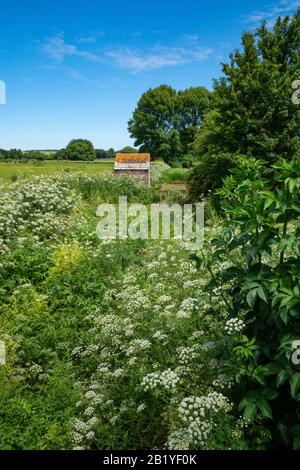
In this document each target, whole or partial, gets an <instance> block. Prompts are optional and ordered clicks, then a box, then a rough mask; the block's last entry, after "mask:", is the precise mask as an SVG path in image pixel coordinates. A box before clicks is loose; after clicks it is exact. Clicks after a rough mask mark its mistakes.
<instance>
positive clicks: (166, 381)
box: [141, 369, 180, 392]
mask: <svg viewBox="0 0 300 470" xmlns="http://www.w3.org/2000/svg"><path fill="white" fill-rule="evenodd" d="M179 380H180V378H179V376H178V375H177V374H176V372H174V371H172V370H171V369H167V370H164V371H163V372H160V371H157V372H152V373H151V374H148V375H146V376H145V377H144V378H143V381H142V384H141V386H142V388H143V389H144V390H145V392H147V391H150V390H155V389H157V388H164V389H166V390H172V389H174V388H175V387H176V385H177V383H178V382H179Z"/></svg>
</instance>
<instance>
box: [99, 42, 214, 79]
mask: <svg viewBox="0 0 300 470" xmlns="http://www.w3.org/2000/svg"><path fill="white" fill-rule="evenodd" d="M211 52H212V49H210V48H207V47H200V46H197V47H167V46H162V45H158V46H155V47H153V48H152V49H151V50H150V51H149V52H146V53H144V52H142V51H138V50H134V49H130V48H126V47H121V48H117V49H112V50H108V51H106V52H105V56H106V57H108V58H109V59H112V60H113V61H114V62H115V63H116V64H117V65H118V66H119V67H121V68H124V69H128V70H131V71H133V72H135V73H138V72H145V71H148V70H156V69H160V68H163V67H172V66H176V65H182V64H188V63H191V62H200V61H202V60H204V59H206V58H207V57H208V56H209V55H210V54H211Z"/></svg>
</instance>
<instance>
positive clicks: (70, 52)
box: [40, 35, 101, 64]
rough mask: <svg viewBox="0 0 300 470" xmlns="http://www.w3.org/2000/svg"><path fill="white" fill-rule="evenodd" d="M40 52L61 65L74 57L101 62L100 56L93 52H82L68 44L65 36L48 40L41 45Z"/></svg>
mask: <svg viewBox="0 0 300 470" xmlns="http://www.w3.org/2000/svg"><path fill="white" fill-rule="evenodd" d="M40 50H41V51H42V52H43V53H45V54H46V55H48V57H50V58H51V59H52V60H53V61H54V62H56V63H58V64H61V63H62V62H63V61H64V60H65V58H66V57H74V56H75V57H82V58H83V59H87V60H92V61H99V60H101V58H100V57H99V56H98V55H96V54H94V53H92V52H89V51H86V50H80V49H78V48H77V46H75V45H74V44H68V43H66V42H65V40H64V37H63V35H57V36H54V37H51V38H48V39H47V40H46V41H44V42H43V43H42V44H41V45H40Z"/></svg>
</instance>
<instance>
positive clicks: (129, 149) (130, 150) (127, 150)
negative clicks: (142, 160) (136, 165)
mask: <svg viewBox="0 0 300 470" xmlns="http://www.w3.org/2000/svg"><path fill="white" fill-rule="evenodd" d="M118 153H138V150H137V149H136V148H134V147H131V146H130V145H127V146H126V147H123V148H122V149H121V150H118Z"/></svg>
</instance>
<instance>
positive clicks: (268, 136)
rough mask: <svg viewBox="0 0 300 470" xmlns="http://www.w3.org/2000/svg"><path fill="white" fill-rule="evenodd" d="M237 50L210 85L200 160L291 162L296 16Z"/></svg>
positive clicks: (298, 127)
mask: <svg viewBox="0 0 300 470" xmlns="http://www.w3.org/2000/svg"><path fill="white" fill-rule="evenodd" d="M242 44H243V48H242V50H241V51H240V50H236V51H234V52H233V53H232V54H231V56H230V59H231V61H230V63H229V64H223V73H224V77H222V78H221V79H219V80H216V81H215V84H214V109H213V111H211V113H209V114H208V115H207V116H206V119H205V122H204V124H203V126H202V127H201V129H200V131H199V133H198V135H197V137H196V140H195V146H194V147H195V152H196V153H197V154H198V155H199V157H202V156H203V155H206V154H212V155H216V154H217V153H218V152H221V153H223V152H230V153H240V154H244V155H252V156H254V157H256V158H263V159H265V160H266V161H268V162H269V163H272V162H274V161H275V160H277V159H278V157H279V156H282V157H285V158H288V159H290V158H292V157H293V155H294V154H295V151H296V148H297V146H298V145H299V135H300V132H299V131H300V108H299V106H296V105H295V104H294V103H293V102H292V99H291V98H292V93H293V89H292V83H293V81H294V80H296V79H299V64H300V55H299V47H300V10H298V11H297V13H296V14H295V15H294V16H293V17H292V18H290V17H285V18H278V20H277V22H276V24H275V25H274V28H273V30H272V31H269V30H268V28H267V25H266V23H265V22H264V23H262V25H261V26H260V27H259V28H258V29H257V31H256V32H255V33H249V32H247V33H245V34H244V35H243V37H242Z"/></svg>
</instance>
